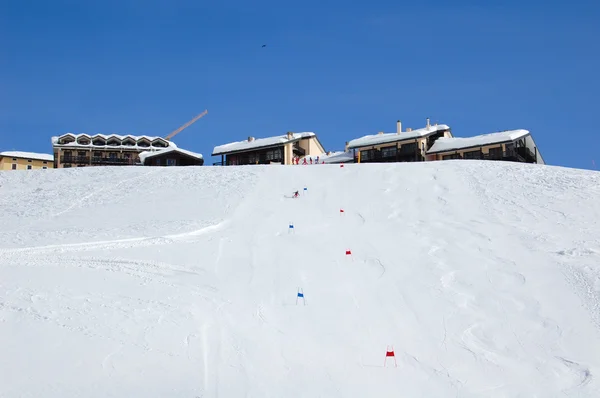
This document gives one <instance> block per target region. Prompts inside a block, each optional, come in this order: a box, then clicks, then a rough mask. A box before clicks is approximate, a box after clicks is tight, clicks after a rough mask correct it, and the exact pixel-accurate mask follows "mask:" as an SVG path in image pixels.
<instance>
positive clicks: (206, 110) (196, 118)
mask: <svg viewBox="0 0 600 398" xmlns="http://www.w3.org/2000/svg"><path fill="white" fill-rule="evenodd" d="M207 113H208V109H205V110H204V112H202V113H201V114H199V115H196V116H195V117H194V118H193V119H192V120H190V121H189V122H187V123H186V124H184V125H183V126H181V127H179V128H178V129H177V130H175V131H173V132H172V133H171V134H169V135H168V136H166V137H165V140H167V141H170V140H171V138H173V137H175V136H176V135H177V134H179V133H181V132H182V131H183V130H184V129H186V128H188V127H190V126H191V125H192V124H194V123H195V122H196V120H198V119H200V118H201V117H202V116H204V115H206V114H207Z"/></svg>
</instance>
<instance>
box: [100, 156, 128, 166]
mask: <svg viewBox="0 0 600 398" xmlns="http://www.w3.org/2000/svg"><path fill="white" fill-rule="evenodd" d="M92 164H126V165H132V164H135V159H133V158H111V157H99V156H93V157H92Z"/></svg>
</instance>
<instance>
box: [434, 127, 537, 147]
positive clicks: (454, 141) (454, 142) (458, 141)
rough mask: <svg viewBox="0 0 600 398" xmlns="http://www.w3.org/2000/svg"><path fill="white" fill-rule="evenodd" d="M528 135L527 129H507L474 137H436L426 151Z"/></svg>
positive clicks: (513, 138) (487, 143)
mask: <svg viewBox="0 0 600 398" xmlns="http://www.w3.org/2000/svg"><path fill="white" fill-rule="evenodd" d="M528 135H529V131H528V130H522V129H519V130H509V131H501V132H497V133H490V134H482V135H477V136H474V137H466V138H463V137H453V138H446V137H441V138H438V139H437V140H436V141H435V143H434V144H433V145H432V146H431V148H430V149H429V150H428V151H427V153H437V152H447V151H455V150H459V149H465V148H471V147H479V146H484V145H492V144H500V143H503V142H509V141H514V140H518V139H519V138H523V137H526V136H528Z"/></svg>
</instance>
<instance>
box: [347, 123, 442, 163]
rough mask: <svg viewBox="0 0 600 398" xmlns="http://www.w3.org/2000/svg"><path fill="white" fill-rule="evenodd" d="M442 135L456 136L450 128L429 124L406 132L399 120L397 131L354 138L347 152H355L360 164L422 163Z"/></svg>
mask: <svg viewBox="0 0 600 398" xmlns="http://www.w3.org/2000/svg"><path fill="white" fill-rule="evenodd" d="M442 137H447V138H449V137H452V132H451V131H450V127H448V126H447V125H445V124H434V125H431V124H430V123H429V119H427V124H426V126H425V127H424V128H420V129H416V130H412V129H410V128H407V129H406V131H402V124H401V122H400V121H399V120H398V122H397V123H396V132H395V133H384V132H379V133H377V134H373V135H366V136H364V137H360V138H356V139H354V140H351V141H349V142H348V143H347V145H346V151H348V150H350V151H352V152H353V154H354V157H355V158H356V161H357V162H358V163H384V162H421V161H424V160H425V157H426V155H427V151H428V150H429V149H430V148H431V147H432V145H433V144H434V143H435V142H436V140H438V139H439V138H442Z"/></svg>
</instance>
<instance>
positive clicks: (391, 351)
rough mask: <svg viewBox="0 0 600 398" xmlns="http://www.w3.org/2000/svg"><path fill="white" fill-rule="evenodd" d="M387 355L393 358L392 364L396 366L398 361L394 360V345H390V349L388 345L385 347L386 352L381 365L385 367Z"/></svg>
mask: <svg viewBox="0 0 600 398" xmlns="http://www.w3.org/2000/svg"><path fill="white" fill-rule="evenodd" d="M388 357H393V358H394V366H396V367H398V362H396V355H395V354H394V347H393V346H392V348H391V349H390V347H388V348H387V350H386V352H385V359H384V361H383V367H385V365H386V363H387V359H388Z"/></svg>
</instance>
